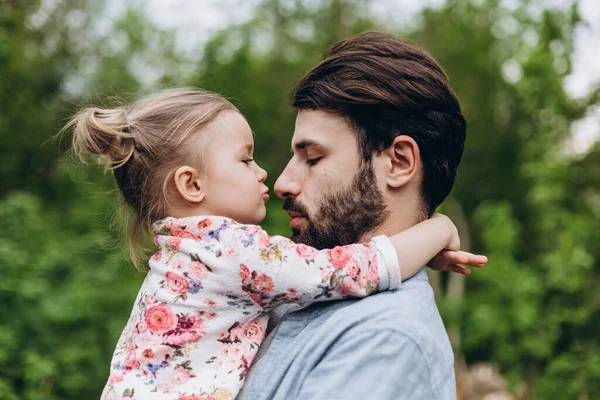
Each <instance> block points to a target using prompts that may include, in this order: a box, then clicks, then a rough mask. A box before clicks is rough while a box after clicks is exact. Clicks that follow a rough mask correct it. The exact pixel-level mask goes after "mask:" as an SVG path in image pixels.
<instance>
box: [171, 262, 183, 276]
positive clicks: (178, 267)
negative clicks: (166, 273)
mask: <svg viewBox="0 0 600 400" xmlns="http://www.w3.org/2000/svg"><path fill="white" fill-rule="evenodd" d="M183 269H184V267H183V263H182V262H181V261H179V262H178V263H176V264H175V265H173V271H175V272H181V273H183Z"/></svg>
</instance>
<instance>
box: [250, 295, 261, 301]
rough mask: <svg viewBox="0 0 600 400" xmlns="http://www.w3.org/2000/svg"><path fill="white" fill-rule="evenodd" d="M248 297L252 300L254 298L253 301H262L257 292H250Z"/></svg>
mask: <svg viewBox="0 0 600 400" xmlns="http://www.w3.org/2000/svg"><path fill="white" fill-rule="evenodd" d="M250 298H251V299H252V300H254V302H256V303H258V304H261V303H262V298H261V297H260V294H259V293H250Z"/></svg>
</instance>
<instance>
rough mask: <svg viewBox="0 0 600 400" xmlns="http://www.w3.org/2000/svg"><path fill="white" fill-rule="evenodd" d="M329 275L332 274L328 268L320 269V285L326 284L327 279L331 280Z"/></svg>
mask: <svg viewBox="0 0 600 400" xmlns="http://www.w3.org/2000/svg"><path fill="white" fill-rule="evenodd" d="M331 275H333V272H332V271H331V269H329V268H323V269H321V282H322V283H325V282H328V281H329V279H330V278H331Z"/></svg>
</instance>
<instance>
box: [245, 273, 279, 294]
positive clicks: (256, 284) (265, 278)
mask: <svg viewBox="0 0 600 400" xmlns="http://www.w3.org/2000/svg"><path fill="white" fill-rule="evenodd" d="M250 284H251V285H252V290H253V291H255V292H260V293H262V294H264V295H269V293H271V290H273V287H275V284H274V283H273V279H271V277H270V276H269V275H267V274H265V273H261V274H260V275H259V274H257V273H256V271H252V278H251V282H250Z"/></svg>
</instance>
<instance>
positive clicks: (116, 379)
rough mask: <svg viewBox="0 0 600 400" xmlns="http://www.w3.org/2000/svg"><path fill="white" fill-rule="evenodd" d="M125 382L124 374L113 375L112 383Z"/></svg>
mask: <svg viewBox="0 0 600 400" xmlns="http://www.w3.org/2000/svg"><path fill="white" fill-rule="evenodd" d="M119 382H123V374H114V375H112V374H111V377H110V383H119Z"/></svg>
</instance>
